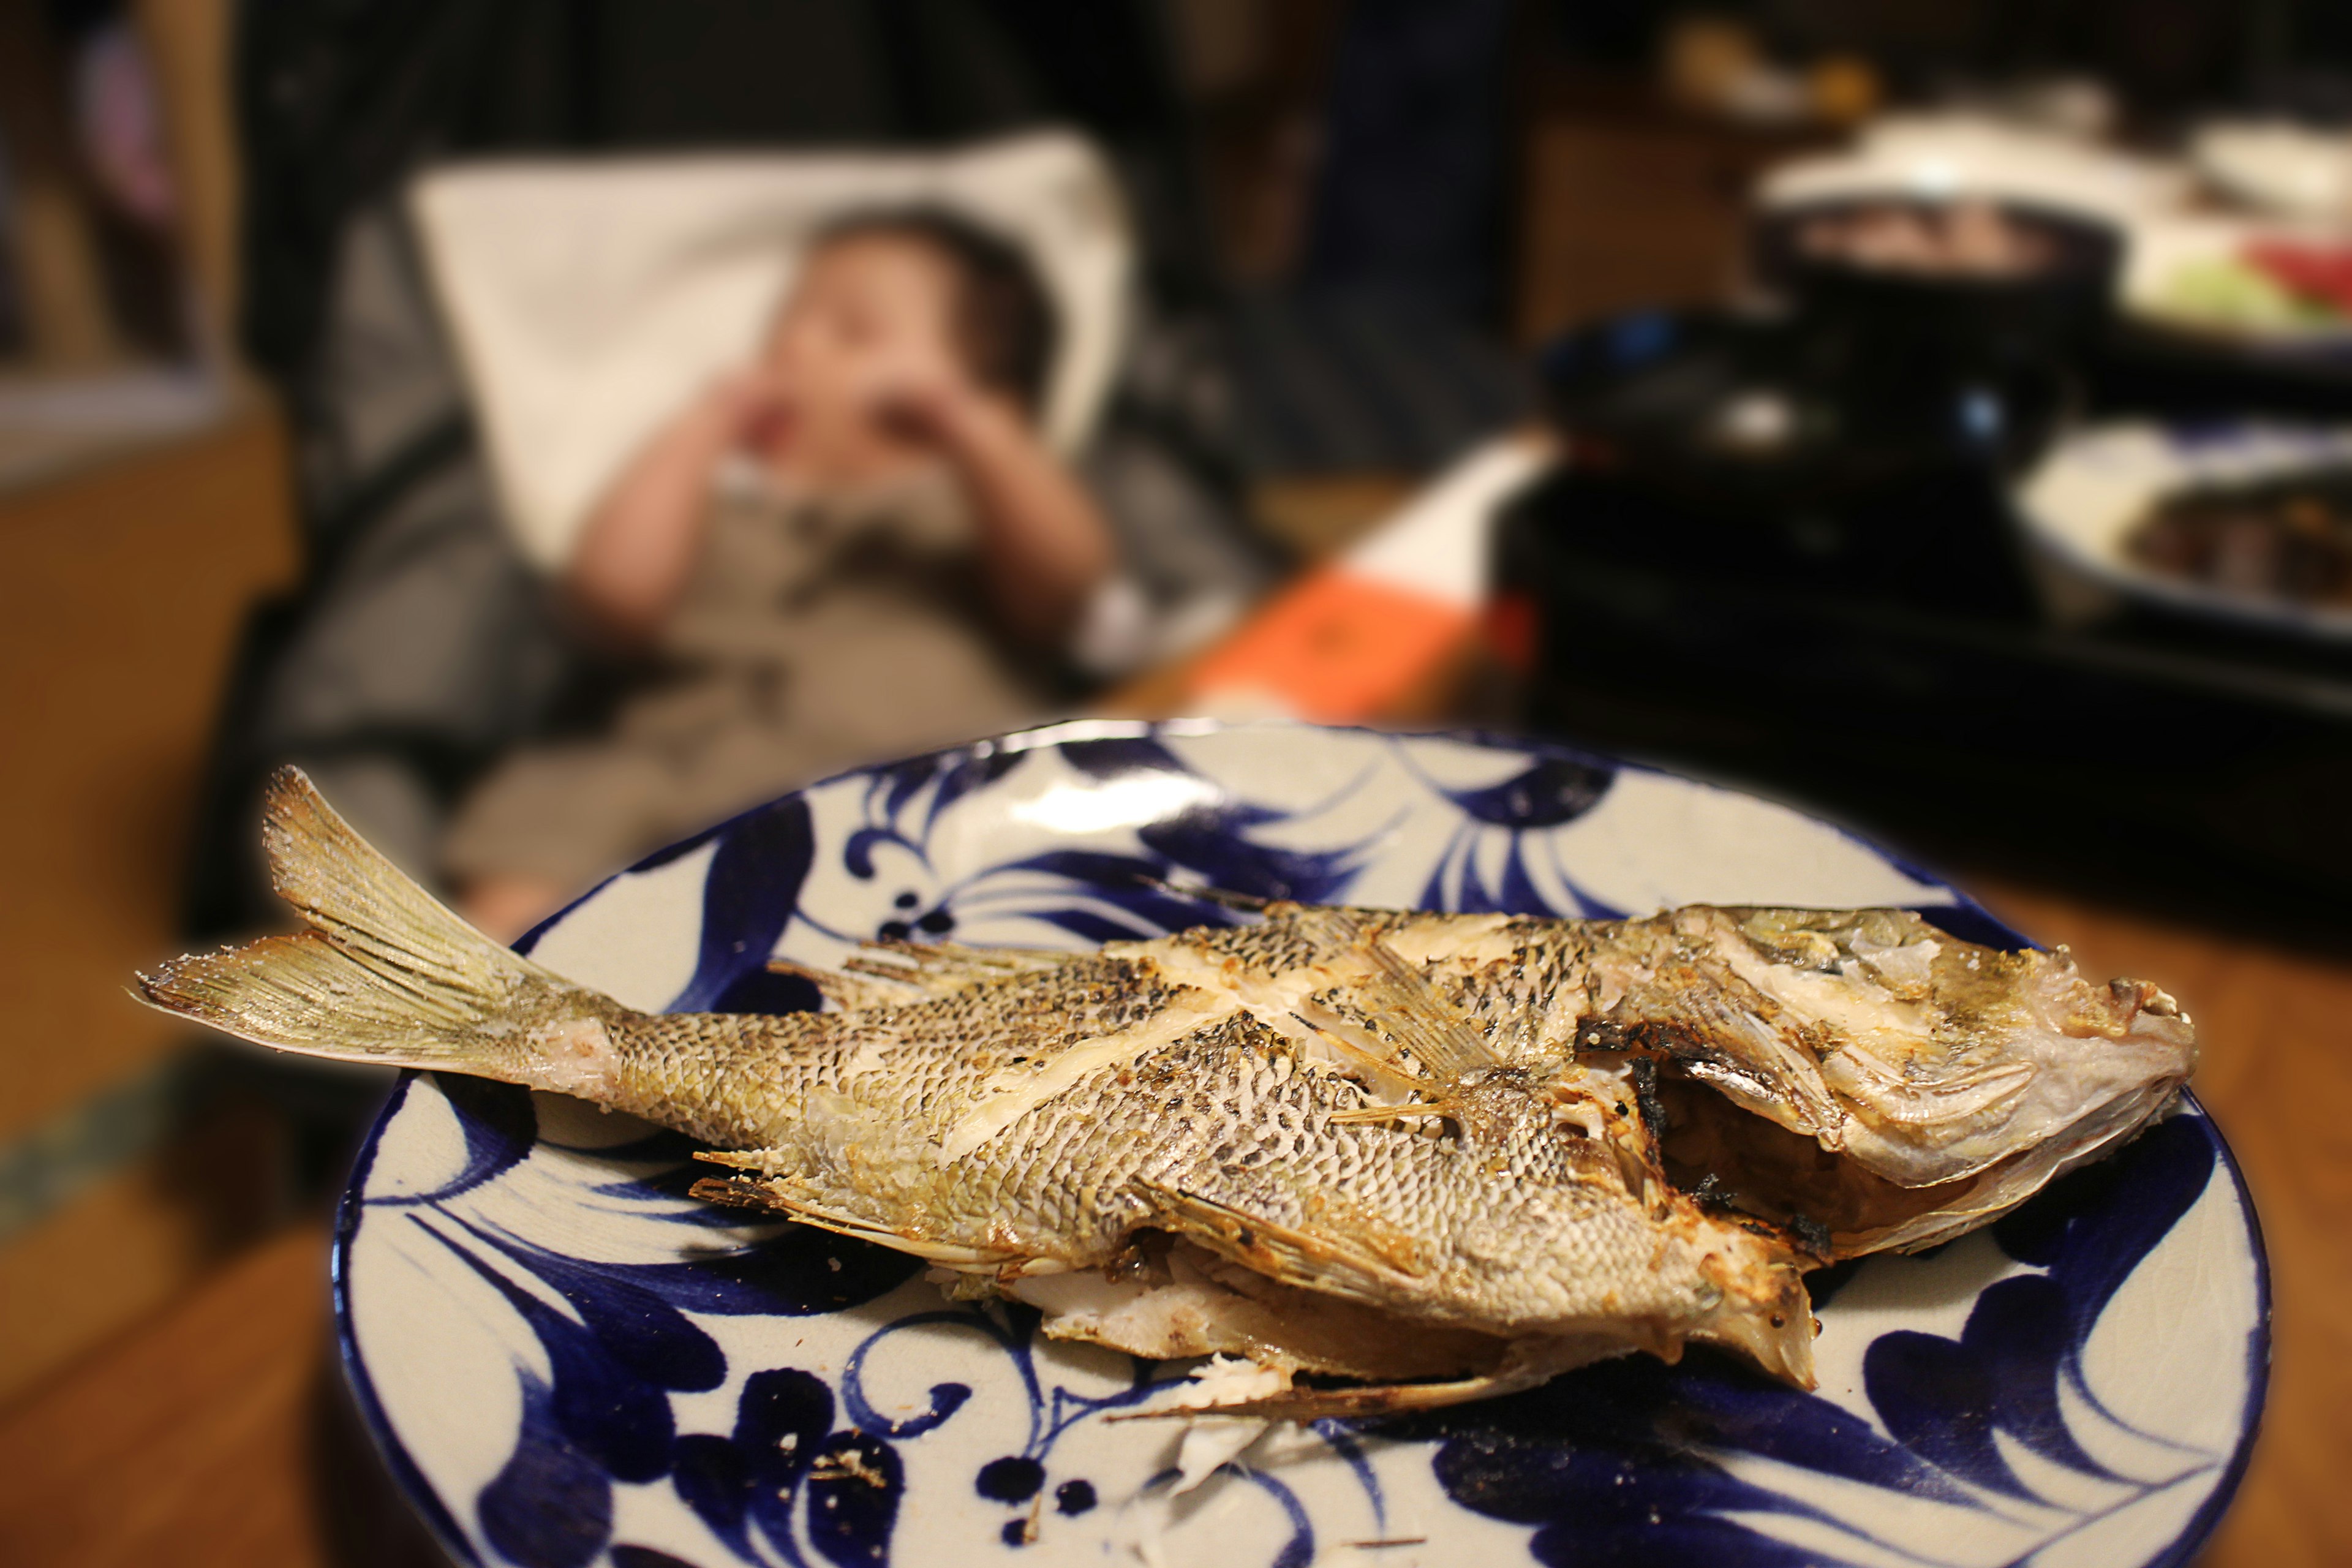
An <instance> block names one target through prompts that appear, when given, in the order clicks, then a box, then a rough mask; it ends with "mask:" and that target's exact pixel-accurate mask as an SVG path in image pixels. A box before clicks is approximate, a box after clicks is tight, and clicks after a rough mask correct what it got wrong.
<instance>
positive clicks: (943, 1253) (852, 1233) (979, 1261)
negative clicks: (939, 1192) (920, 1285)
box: [687, 1162, 1034, 1273]
mask: <svg viewBox="0 0 2352 1568" xmlns="http://www.w3.org/2000/svg"><path fill="white" fill-rule="evenodd" d="M719 1163H726V1162H719ZM788 1179H789V1178H784V1177H760V1176H753V1175H739V1176H707V1177H705V1178H704V1179H703V1180H701V1181H698V1182H697V1183H695V1184H694V1185H693V1186H691V1187H689V1188H688V1189H687V1195H688V1197H693V1198H699V1199H701V1200H702V1201H703V1202H704V1203H709V1204H723V1205H727V1206H728V1207H730V1208H747V1209H762V1210H768V1211H772V1212H774V1213H777V1214H781V1215H784V1216H785V1217H787V1218H789V1219H792V1220H794V1221H796V1222H798V1223H799V1224H802V1225H808V1226H815V1227H816V1228H817V1229H819V1230H829V1231H831V1232H833V1233H834V1234H835V1236H846V1237H852V1238H853V1239H855V1240H858V1241H870V1242H873V1243H874V1244H875V1245H876V1246H877V1247H888V1248H890V1250H891V1251H893V1252H903V1253H906V1254H907V1255H908V1256H909V1257H912V1258H921V1259H922V1260H923V1261H924V1262H926V1263H936V1264H938V1265H940V1267H941V1268H954V1269H958V1270H961V1271H962V1272H965V1273H995V1272H996V1271H997V1270H999V1269H1002V1268H1005V1267H1007V1266H1009V1265H1014V1264H1022V1263H1027V1262H1030V1261H1034V1260H1033V1259H1030V1258H1025V1257H1024V1255H1022V1254H1020V1253H1017V1252H1008V1251H1003V1250H1000V1249H996V1248H992V1247H967V1246H964V1245H962V1244H961V1243H957V1242H948V1241H935V1240H932V1239H930V1238H929V1237H915V1236H903V1235H901V1234H899V1233H898V1232H897V1231H895V1230H888V1229H885V1228H884V1227H883V1226H878V1225H876V1224H874V1223H873V1222H872V1221H870V1220H865V1219H860V1218H859V1217H858V1216H857V1215H853V1214H849V1213H846V1212H845V1211H843V1210H841V1209H838V1208H835V1207H833V1206H831V1205H827V1204H824V1203H822V1202H819V1201H818V1200H816V1199H814V1198H813V1197H810V1196H807V1195H805V1194H801V1193H798V1192H794V1191H793V1190H792V1189H791V1188H789V1187H788V1186H786V1185H785V1183H786V1181H787V1180H788Z"/></svg>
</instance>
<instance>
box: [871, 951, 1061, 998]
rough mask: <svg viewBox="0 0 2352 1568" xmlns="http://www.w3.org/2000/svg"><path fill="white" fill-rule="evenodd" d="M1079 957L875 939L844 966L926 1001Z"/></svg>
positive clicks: (1057, 966) (1055, 965)
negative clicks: (913, 992) (902, 987)
mask: <svg viewBox="0 0 2352 1568" xmlns="http://www.w3.org/2000/svg"><path fill="white" fill-rule="evenodd" d="M1080 956H1082V955H1081V954H1078V953H1073V952H1055V951H1054V950H1052V949H1050V948H1043V947H966V946H965V945H964V944H963V943H961V942H906V941H900V940H897V939H892V938H887V937H886V938H879V939H877V940H876V941H873V942H866V943H863V944H862V945H861V946H860V948H859V951H858V952H856V953H853V954H852V955H850V956H849V957H848V958H846V959H845V960H843V962H842V965H841V967H842V968H843V969H844V970H845V971H848V972H849V973H854V974H866V975H872V976H874V977H876V978H877V979H881V980H890V981H895V982H897V983H898V984H901V985H908V986H912V987H913V988H914V989H915V990H916V991H917V992H918V993H919V994H922V995H925V996H952V995H954V994H956V993H958V992H960V991H968V990H970V989H971V987H972V986H975V985H984V984H989V983H991V982H992V981H998V980H1011V979H1013V978H1015V977H1017V976H1020V975H1024V974H1038V973H1044V972H1045V971H1046V970H1049V969H1059V968H1060V967H1062V965H1064V964H1066V963H1069V962H1070V961H1071V960H1072V959H1074V958H1077V957H1080Z"/></svg>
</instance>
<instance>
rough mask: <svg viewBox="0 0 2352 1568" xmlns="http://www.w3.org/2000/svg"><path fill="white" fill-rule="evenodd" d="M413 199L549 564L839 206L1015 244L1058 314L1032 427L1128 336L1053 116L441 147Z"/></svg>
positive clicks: (1062, 439)
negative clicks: (891, 127) (778, 138)
mask: <svg viewBox="0 0 2352 1568" xmlns="http://www.w3.org/2000/svg"><path fill="white" fill-rule="evenodd" d="M409 200H410V205H411V210H412V211H413V213H414V214H415V219H416V227H417V230H418V232H419V234H420V235H421V237H422V242H423V246H424V250H425V259H426V266H427V269H428V271H429V273H430V275H431V277H432V279H433V288H434V292H435V294H436V297H437V299H438V301H439V304H440V308H441V310H442V313H443V316H444V317H445V319H446V322H447V324H448V327H449V331H450V335H451V338H452V339H453V341H454V342H455V343H456V346H457V354H458V359H459V363H460V364H461V366H462V368H463V370H464V373H465V376H466V381H467V388H468V391H469V393H470V395H471V397H472V401H473V406H474V413H475V416H476V417H477V419H478V421H479V424H480V428H481V430H482V433H483V436H484V437H485V442H486V445H487V447H488V454H489V462H490V468H491V472H492V476H493V478H494V479H495V482H496V484H497V487H498V493H499V501H500V504H501V505H502V507H503V509H504V510H505V514H506V520H507V521H508V523H509V526H510V527H511V528H512V529H513V531H514V533H515V535H516V537H517V539H518V541H519V542H520V544H521V546H522V548H523V550H524V552H525V553H527V554H528V555H529V556H530V558H531V559H532V560H533V561H535V562H537V563H540V564H541V566H544V567H547V568H550V569H552V568H555V567H557V566H560V565H561V564H562V562H563V561H564V560H565V558H566V557H567V556H568V555H569V553H570V552H571V547H572V541H573V539H574V538H575V537H576V536H577V534H578V532H579V530H580V527H581V524H582V523H583V521H585V520H586V518H587V515H588V512H589V510H590V509H591V508H593V506H594V504H595V501H596V499H597V497H598V496H599V495H601V494H602V493H603V491H604V487H605V485H606V484H607V483H608V482H609V481H610V480H611V479H612V477H613V475H614V472H615V471H616V470H617V469H618V468H619V467H620V465H621V464H623V463H624V462H625V461H626V460H627V459H628V458H629V456H630V455H631V453H633V452H634V451H635V449H636V447H637V446H638V445H639V444H640V443H641V442H642V441H643V440H644V439H645V438H646V436H647V435H649V434H650V433H651V431H652V430H653V429H654V427H655V426H657V425H658V424H659V423H660V422H661V421H662V420H663V419H665V418H667V416H669V415H670V414H671V413H672V412H673V411H674V410H676V409H677V408H678V407H679V406H681V405H683V404H684V403H685V402H686V400H687V399H688V398H689V397H691V396H693V395H695V394H696V392H697V391H698V389H699V388H700V387H701V386H702V385H703V384H705V383H707V382H708V381H709V379H710V378H711V377H712V376H714V375H716V374H719V373H720V372H721V371H723V370H726V369H728V368H730V367H731V366H734V365H738V364H741V363H747V362H748V361H749V360H750V358H751V354H752V353H753V352H754V350H755V349H756V347H757V346H758V340H759V337H760V332H761V328H762V327H763V325H764V324H765V323H766V321H767V320H768V318H769V316H770V315H771V313H772V311H773V310H774V309H775V306H776V303H777V301H778V300H780V299H781V298H782V294H783V291H784V289H786V287H787V286H788V285H789V283H790V281H791V279H792V275H793V269H794V268H796V267H797V266H798V264H799V259H800V256H801V252H802V250H803V247H804V246H805V244H806V243H807V241H808V239H809V238H810V237H811V236H812V235H814V233H816V232H817V231H819V230H821V229H822V228H824V226H826V225H828V224H830V223H833V222H835V221H836V220H838V219H840V218H842V217H845V216H848V215H850V214H851V213H854V212H857V211H862V210H866V209H868V208H875V207H893V206H901V205H908V204H915V203H922V204H932V205H940V206H945V207H948V208H950V209H952V210H954V211H956V212H960V213H962V214H964V215H966V216H970V217H971V218H973V219H975V220H977V221H979V222H982V223H983V224H986V225H987V226H990V227H991V228H992V229H994V230H995V231H996V232H998V233H1001V234H1003V235H1004V236H1005V237H1007V238H1010V239H1012V240H1014V241H1016V242H1018V243H1020V244H1022V245H1024V247H1027V249H1028V250H1029V253H1030V255H1031V257H1032V258H1033V259H1034V262H1035V264H1036V267H1037V269H1038V273H1039V276H1040V277H1041V278H1042V279H1043V280H1044V282H1045V287H1046V289H1048V291H1049V292H1050V293H1051V294H1052V296H1053V298H1054V300H1055V305H1056V307H1057V309H1058V310H1059V313H1060V317H1061V330H1062V342H1061V349H1060V352H1059V353H1058V355H1057V356H1056V360H1055V365H1054V367H1053V374H1052V378H1051V381H1050V383H1049V385H1048V389H1047V396H1046V405H1045V421H1044V424H1045V434H1046V437H1047V438H1048V440H1050V441H1051V442H1052V443H1053V445H1054V446H1055V447H1056V448H1057V449H1059V450H1061V451H1063V452H1064V453H1066V454H1067V453H1069V452H1072V451H1074V450H1075V449H1076V447H1078V445H1079V444H1080V443H1081V442H1083V441H1084V440H1085V439H1086V437H1087V434H1088V433H1089V431H1090V430H1091V429H1092V427H1093V426H1094V424H1095V421H1096V419H1097V416H1098V415H1099V413H1100V411H1101V408H1102V405H1103V400H1104V397H1105V395H1107V394H1108V390H1109V387H1110V384H1111V380H1112V377H1113V375H1114V374H1115V372H1116V369H1117V366H1118V359H1119V355H1120V353H1121V351H1122V348H1123V346H1124V340H1125V336H1126V330H1127V320H1126V318H1127V310H1128V289H1129V270H1130V267H1131V263H1132V256H1133V241H1132V238H1131V236H1130V232H1129V226H1128V220H1127V215H1126V210H1125V208H1124V206H1123V205H1122V204H1121V201H1120V199H1119V195H1118V185H1117V184H1116V183H1115V182H1114V181H1113V179H1112V177H1111V174H1110V172H1109V170H1108V167H1107V166H1106V165H1105V164H1104V163H1103V160H1102V158H1101V157H1100V155H1099V154H1097V153H1096V152H1095V151H1094V149H1093V148H1092V146H1090V145H1089V144H1088V143H1087V142H1085V141H1084V140H1083V139H1081V138H1079V137H1076V136H1074V135H1070V134H1067V133H1065V132H1038V133H1034V134H1029V135H1024V136H1019V137H1013V138H1010V139H1007V140H1004V141H1000V142H988V143H985V144H982V145H979V146H974V147H970V148H966V149H962V150H960V151H956V152H951V153H740V154H724V155H694V156H675V157H644V158H626V159H604V158H598V159H584V158H573V159H530V160H520V161H500V162H496V163H465V164H452V165H448V166H446V167H443V168H439V169H436V170H434V171H433V172H431V173H429V174H425V175H423V176H422V177H420V178H419V179H418V180H417V181H416V182H415V184H414V186H413V187H412V188H411V190H410V193H409Z"/></svg>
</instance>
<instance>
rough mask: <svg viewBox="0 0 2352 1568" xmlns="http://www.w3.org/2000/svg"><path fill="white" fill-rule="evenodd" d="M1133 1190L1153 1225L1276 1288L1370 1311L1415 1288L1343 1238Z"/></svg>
mask: <svg viewBox="0 0 2352 1568" xmlns="http://www.w3.org/2000/svg"><path fill="white" fill-rule="evenodd" d="M1137 1186H1138V1187H1139V1189H1140V1190H1141V1191H1142V1193H1143V1194H1144V1196H1145V1197H1147V1198H1148V1199H1150V1203H1151V1205H1152V1210H1153V1219H1154V1222H1155V1223H1157V1224H1159V1225H1161V1226H1166V1227H1167V1228H1168V1229H1170V1230H1173V1231H1176V1232H1178V1233H1180V1234H1181V1235H1184V1236H1188V1237H1192V1239H1193V1240H1194V1241H1197V1242H1199V1243H1200V1244H1201V1245H1202V1247H1207V1248H1208V1249H1209V1250H1210V1251H1212V1252H1213V1253H1216V1254H1217V1255H1218V1256H1220V1257H1222V1258H1231V1259H1232V1260H1233V1261H1234V1262H1235V1263H1238V1264H1240V1265H1241V1266H1242V1267H1243V1268H1247V1269H1249V1270H1250V1271H1252V1272H1253V1273H1255V1274H1261V1275H1263V1276H1265V1278H1266V1279H1272V1280H1275V1281H1276V1282H1278V1283H1280V1284H1284V1285H1295V1286H1297V1288H1298V1289H1302V1290H1316V1291H1319V1292H1321V1293H1322V1294H1324V1295H1327V1296H1339V1297H1344V1298H1346V1299H1347V1300H1351V1301H1361V1302H1364V1303H1365V1304H1367V1305H1369V1306H1374V1307H1392V1306H1394V1305H1395V1304H1396V1302H1397V1300H1398V1299H1399V1298H1400V1297H1402V1296H1406V1295H1410V1294H1412V1293H1413V1292H1414V1291H1415V1290H1416V1289H1417V1287H1418V1285H1419V1281H1417V1280H1416V1279H1413V1277H1412V1275H1410V1274H1407V1273H1405V1272H1404V1271H1403V1270H1402V1269H1399V1268H1394V1267H1392V1266H1391V1265H1390V1264H1388V1263H1386V1262H1383V1261H1382V1260H1381V1259H1380V1258H1375V1257H1373V1256H1372V1255H1371V1254H1370V1252H1368V1251H1366V1250H1364V1249H1363V1248H1362V1247H1357V1246H1354V1245H1352V1244H1350V1243H1349V1242H1348V1241H1346V1240H1345V1239H1344V1238H1340V1237H1324V1236H1318V1235H1315V1234H1313V1233H1312V1232H1308V1231H1302V1230H1298V1229H1296V1228H1294V1227H1292V1226H1286V1225H1282V1224H1280V1223H1278V1222H1276V1221H1274V1220H1269V1219H1265V1218H1262V1217H1261V1216H1259V1215H1253V1214H1250V1213H1248V1212H1246V1211H1244V1210H1242V1209H1237V1208H1235V1207H1234V1206H1233V1205H1230V1204H1224V1203H1220V1202H1218V1201H1217V1200H1216V1199H1214V1198H1208V1197H1202V1196H1201V1195H1200V1194H1197V1193H1187V1192H1182V1191H1180V1190H1178V1189H1176V1188H1174V1187H1167V1186H1161V1185H1160V1184H1158V1183H1155V1182H1139V1183H1138V1184H1137Z"/></svg>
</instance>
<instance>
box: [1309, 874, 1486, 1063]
mask: <svg viewBox="0 0 2352 1568" xmlns="http://www.w3.org/2000/svg"><path fill="white" fill-rule="evenodd" d="M1300 919H1301V921H1302V923H1304V924H1306V925H1307V929H1308V930H1309V931H1313V932H1314V933H1315V934H1316V935H1318V936H1319V937H1322V938H1323V939H1324V940H1326V941H1327V942H1330V943H1331V945H1333V946H1335V947H1339V948H1343V949H1348V950H1351V951H1352V952H1356V953H1359V954H1360V955H1361V956H1362V957H1363V958H1364V959H1365V960H1366V961H1367V962H1368V963H1370V967H1371V974H1370V976H1369V977H1367V978H1366V979H1364V980H1362V981H1360V982H1359V984H1360V998H1361V1005H1362V1006H1363V1009H1364V1011H1365V1012H1366V1013H1368V1014H1370V1016H1374V1017H1376V1018H1378V1019H1379V1020H1380V1022H1381V1026H1382V1027H1384V1028H1385V1029H1387V1030H1388V1031H1389V1033H1390V1034H1391V1035H1392V1036H1394V1037H1395V1038H1396V1040H1397V1043H1398V1044H1400V1045H1402V1047H1404V1048H1405V1049H1406V1050H1409V1051H1411V1052H1412V1058H1413V1060H1414V1061H1415V1062H1417V1063H1418V1064H1420V1067H1421V1068H1422V1070H1423V1072H1425V1073H1428V1074H1430V1075H1431V1076H1433V1077H1434V1078H1435V1079H1438V1080H1439V1081H1440V1082H1443V1083H1452V1082H1455V1081H1457V1080H1459V1079H1462V1078H1464V1077H1465V1076H1467V1075H1468V1074H1471V1073H1474V1072H1477V1071H1479V1070H1480V1069H1482V1068H1491V1067H1494V1066H1496V1065H1497V1064H1498V1063H1499V1062H1500V1061H1501V1060H1502V1058H1499V1057H1497V1056H1496V1054H1495V1051H1494V1048H1493V1047H1490V1046H1488V1045H1487V1044H1486V1038H1485V1037H1483V1036H1482V1035H1480V1034H1479V1033H1478V1030H1477V1027H1476V1026H1475V1025H1473V1024H1472V1023H1471V1022H1470V1020H1469V1018H1468V1016H1465V1014H1464V1013H1463V1011H1462V1009H1460V1008H1459V1007H1456V1006H1455V1005H1454V1004H1453V1003H1451V1002H1449V1001H1447V1000H1446V999H1445V997H1444V995H1443V994H1440V993H1439V991H1438V989H1437V987H1435V986H1434V985H1432V984H1430V983H1429V980H1428V977H1427V976H1425V975H1423V973H1422V972H1421V970H1420V969H1419V968H1418V967H1417V966H1415V965H1414V964H1412V963H1409V962H1407V961H1406V960H1405V959H1404V958H1403V957H1402V955H1401V954H1399V953H1398V952H1397V951H1396V949H1394V948H1392V947H1391V946H1390V945H1389V944H1388V943H1387V942H1383V941H1381V937H1380V934H1379V933H1378V932H1377V931H1369V930H1367V929H1366V928H1365V927H1364V926H1363V924H1362V923H1361V922H1360V921H1357V920H1356V919H1355V918H1354V917H1353V916H1351V915H1350V914H1349V913H1348V912H1347V911H1346V910H1333V909H1323V910H1313V911H1311V912H1308V913H1307V914H1303V915H1302V916H1301V917H1300Z"/></svg>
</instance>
